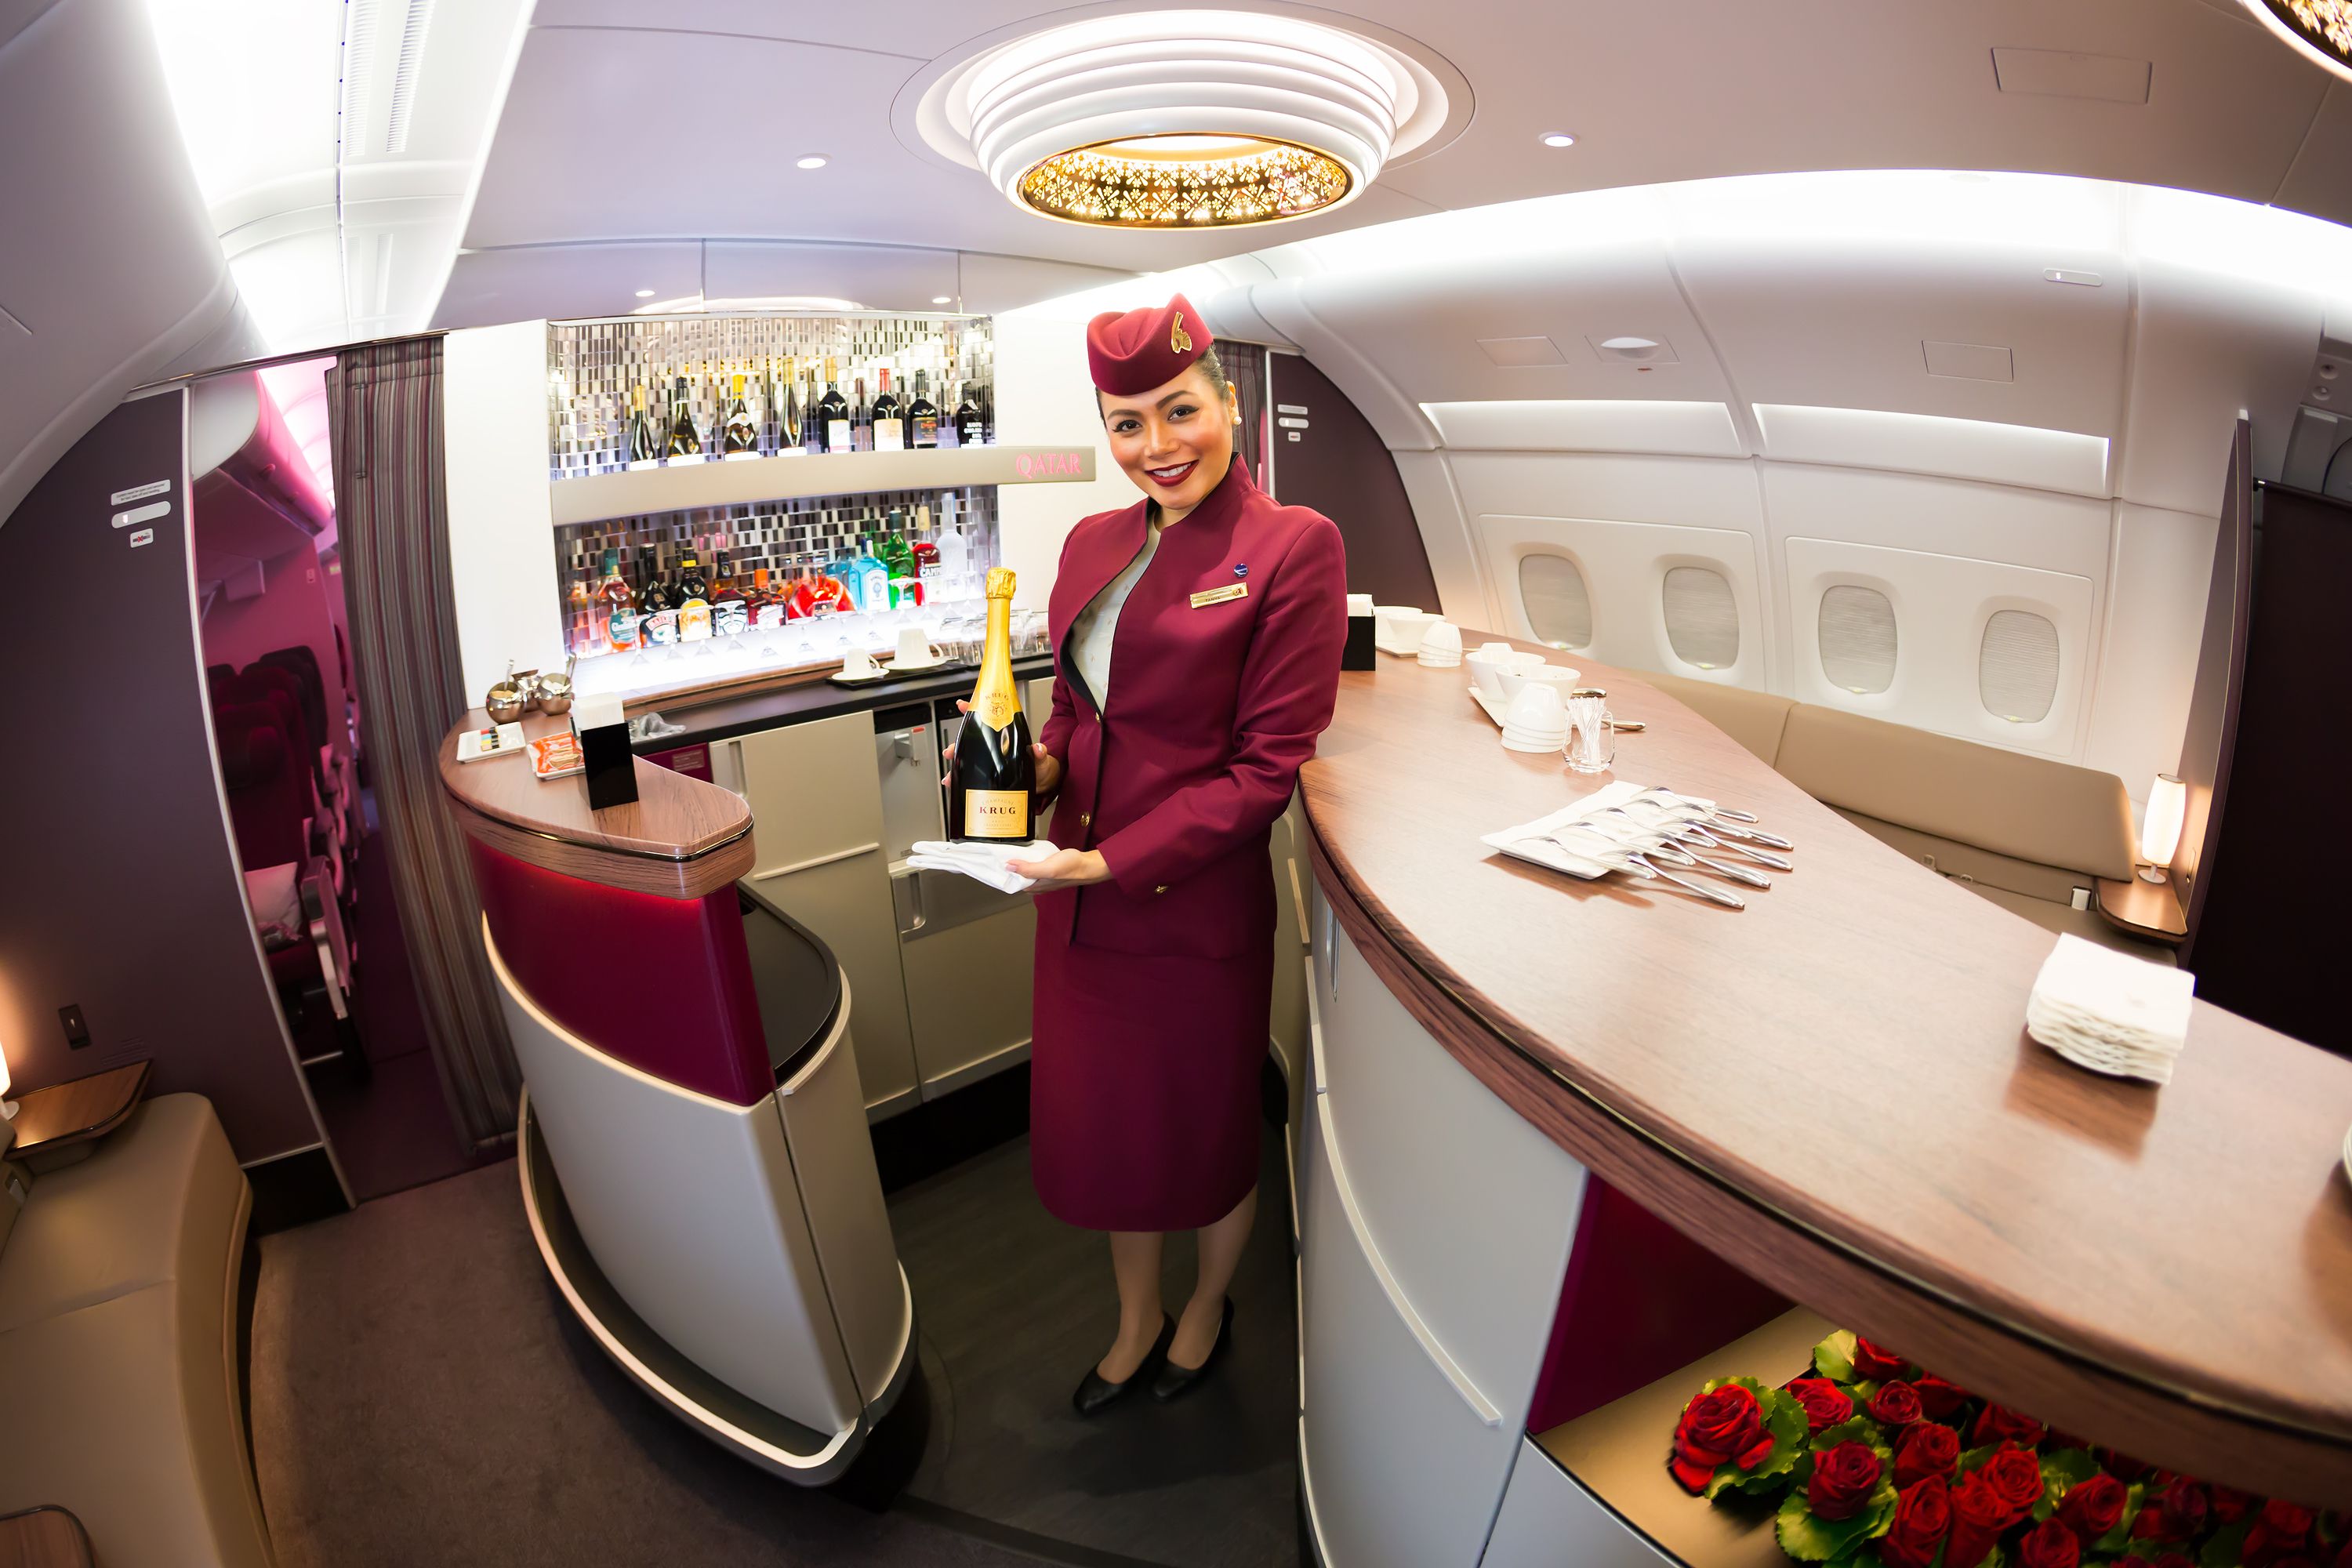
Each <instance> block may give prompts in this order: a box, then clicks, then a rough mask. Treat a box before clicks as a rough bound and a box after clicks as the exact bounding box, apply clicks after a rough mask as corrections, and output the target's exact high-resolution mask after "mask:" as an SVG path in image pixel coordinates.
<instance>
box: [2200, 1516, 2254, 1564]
mask: <svg viewBox="0 0 2352 1568" xmlns="http://www.w3.org/2000/svg"><path fill="white" fill-rule="evenodd" d="M2253 1528H2254V1521H2253V1520H2252V1518H2247V1519H2242V1520H2240V1521H2238V1522H2237V1523H2235V1524H2225V1525H2223V1526H2222V1527H2221V1529H2219V1530H2217V1531H2214V1532H2213V1533H2212V1535H2210V1537H2208V1538H2207V1540H2206V1542H2205V1548H2204V1550H2203V1551H2201V1552H2198V1553H2197V1562H2198V1564H2199V1568H2238V1564H2239V1563H2242V1562H2243V1561H2245V1556H2246V1533H2247V1531H2251V1530H2252V1529H2253Z"/></svg>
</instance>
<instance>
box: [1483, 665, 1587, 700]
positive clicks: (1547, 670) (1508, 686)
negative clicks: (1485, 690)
mask: <svg viewBox="0 0 2352 1568" xmlns="http://www.w3.org/2000/svg"><path fill="white" fill-rule="evenodd" d="M1497 679H1499V680H1500V681H1501V682H1502V688H1503V696H1504V697H1505V698H1506V699H1511V698H1516V697H1517V696H1518V694H1519V693H1520V692H1522V691H1524V690H1526V689H1528V687H1530V686H1549V687H1554V688H1557V689H1558V691H1559V695H1560V696H1562V697H1565V696H1567V695H1568V693H1569V689H1570V688H1571V687H1573V686H1575V684H1576V683H1577V681H1578V680H1579V679H1581V676H1580V673H1579V672H1578V671H1576V670H1573V669H1570V668H1568V667H1567V666H1565V665H1559V664H1527V665H1519V666H1517V667H1515V668H1509V669H1506V670H1504V671H1502V672H1501V674H1500V675H1499V676H1498V677H1497Z"/></svg>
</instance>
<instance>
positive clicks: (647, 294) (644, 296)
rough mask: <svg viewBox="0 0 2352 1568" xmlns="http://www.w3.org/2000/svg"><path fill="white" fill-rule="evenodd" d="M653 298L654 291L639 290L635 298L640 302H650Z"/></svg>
mask: <svg viewBox="0 0 2352 1568" xmlns="http://www.w3.org/2000/svg"><path fill="white" fill-rule="evenodd" d="M653 297H654V291H653V290H652V289H638V290H637V298H638V299H640V300H650V299H652V298H653Z"/></svg>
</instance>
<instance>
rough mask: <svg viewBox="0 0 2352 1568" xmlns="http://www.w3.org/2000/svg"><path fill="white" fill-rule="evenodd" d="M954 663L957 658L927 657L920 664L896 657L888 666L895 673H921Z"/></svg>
mask: <svg viewBox="0 0 2352 1568" xmlns="http://www.w3.org/2000/svg"><path fill="white" fill-rule="evenodd" d="M954 663H955V660H953V659H951V658H930V659H925V660H924V661H923V662H922V663H920V664H916V663H913V662H911V661H902V660H899V659H895V658H894V659H892V660H891V661H890V663H889V666H888V668H889V671H890V673H891V674H893V675H920V674H922V673H923V671H925V670H927V669H946V668H949V667H950V666H951V665H953V664H954Z"/></svg>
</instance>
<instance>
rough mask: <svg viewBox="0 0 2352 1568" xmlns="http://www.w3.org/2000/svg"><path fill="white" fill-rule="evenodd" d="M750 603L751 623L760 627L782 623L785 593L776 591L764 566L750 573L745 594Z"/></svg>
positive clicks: (780, 624)
mask: <svg viewBox="0 0 2352 1568" xmlns="http://www.w3.org/2000/svg"><path fill="white" fill-rule="evenodd" d="M746 597H747V598H748V599H749V601H750V603H751V624H752V625H753V626H759V627H761V628H762V629H764V628H766V627H769V626H782V625H783V624H784V605H785V603H786V595H782V594H780V593H778V592H777V591H776V585H775V584H774V582H773V581H772V580H771V579H770V577H769V576H768V569H767V568H766V567H765V566H761V567H759V568H758V569H756V570H755V571H753V572H752V574H751V593H750V594H749V595H746Z"/></svg>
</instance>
